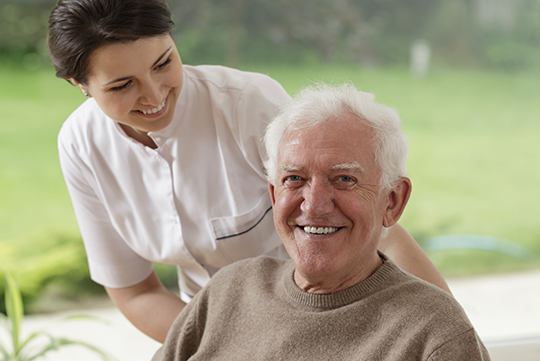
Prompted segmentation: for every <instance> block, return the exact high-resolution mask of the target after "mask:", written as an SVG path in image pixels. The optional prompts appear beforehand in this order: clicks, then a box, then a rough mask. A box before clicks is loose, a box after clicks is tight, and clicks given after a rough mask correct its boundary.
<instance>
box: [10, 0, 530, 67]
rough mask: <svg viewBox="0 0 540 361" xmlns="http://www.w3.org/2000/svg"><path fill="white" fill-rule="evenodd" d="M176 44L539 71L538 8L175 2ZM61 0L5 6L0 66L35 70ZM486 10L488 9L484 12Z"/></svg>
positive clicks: (373, 1)
mask: <svg viewBox="0 0 540 361" xmlns="http://www.w3.org/2000/svg"><path fill="white" fill-rule="evenodd" d="M169 3H170V6H171V9H172V11H173V14H174V16H173V19H174V21H175V22H176V29H175V31H174V34H173V35H174V38H175V39H176V40H177V42H178V47H179V50H180V54H181V55H182V57H183V59H184V61H185V62H186V63H189V64H227V65H230V66H235V67H237V66H240V65H242V64H252V63H261V64H271V63H276V62H279V63H282V64H292V63H295V64H314V63H319V64H320V63H324V64H331V63H336V62H342V61H348V62H356V63H359V64H363V65H366V66H381V65H384V66H388V65H402V66H403V65H407V64H408V62H409V53H410V46H411V44H412V43H413V42H414V41H415V40H417V39H426V40H428V41H429V42H430V44H431V46H432V53H433V61H434V62H436V63H437V64H442V65H450V66H468V67H471V66H475V67H478V66H488V67H492V68H495V69H505V70H518V69H532V68H539V67H540V50H539V49H540V35H539V34H540V31H539V30H540V3H539V2H538V0H516V1H507V2H501V1H492V2H489V1H470V0H453V1H445V0H408V1H400V0H385V1H381V0H361V1H359V0H341V1H327V0H313V1H304V0H271V1H270V0H254V1H247V0H204V1H200V0H182V1H179V0H171V1H169ZM53 4H54V0H41V1H37V0H27V1H24V2H18V1H16V0H10V1H7V2H3V3H0V62H7V63H10V64H22V65H23V66H25V67H26V68H29V69H37V68H39V67H42V66H44V65H47V64H50V61H49V60H48V57H47V54H46V49H45V37H46V27H47V18H48V15H49V12H50V10H51V8H52V6H53ZM481 4H484V5H483V6H489V7H486V8H481V6H480V5H481Z"/></svg>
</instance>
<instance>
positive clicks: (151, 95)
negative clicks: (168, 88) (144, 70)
mask: <svg viewBox="0 0 540 361" xmlns="http://www.w3.org/2000/svg"><path fill="white" fill-rule="evenodd" d="M162 97H163V95H162V94H161V86H160V84H159V83H158V82H155V81H147V82H145V83H144V84H143V85H142V86H141V96H140V100H139V101H140V102H141V104H145V105H155V106H158V105H159V104H161V103H162V102H163V100H164V99H162Z"/></svg>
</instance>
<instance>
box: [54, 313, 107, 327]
mask: <svg viewBox="0 0 540 361" xmlns="http://www.w3.org/2000/svg"><path fill="white" fill-rule="evenodd" d="M78 320H89V321H96V322H100V323H102V324H104V325H110V324H111V322H110V321H109V320H106V319H104V318H101V317H98V316H91V315H70V316H67V317H64V318H62V319H60V320H58V321H57V322H69V321H78Z"/></svg>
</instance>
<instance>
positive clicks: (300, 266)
mask: <svg viewBox="0 0 540 361" xmlns="http://www.w3.org/2000/svg"><path fill="white" fill-rule="evenodd" d="M372 138H373V131H372V129H371V128H370V127H369V126H367V125H365V124H364V123H363V122H360V121H358V120H357V119H356V118H355V117H354V116H353V115H352V114H349V113H343V114H342V116H341V119H340V120H338V121H337V122H330V123H324V124H322V125H319V126H316V127H315V128H311V129H301V130H295V131H287V132H286V133H285V135H284V137H283V139H282V143H281V147H280V152H279V155H278V172H277V177H276V179H275V186H272V185H270V193H271V195H272V200H273V204H274V222H275V225H276V229H277V231H278V234H279V236H280V237H281V239H282V241H283V243H284V245H285V248H286V249H287V251H288V253H289V255H290V256H291V258H292V260H293V261H294V263H295V265H296V271H295V281H297V284H298V283H299V282H300V283H301V282H302V279H311V280H317V279H320V280H322V281H323V282H324V281H325V280H334V282H337V283H338V286H339V285H341V284H344V283H349V282H352V284H355V283H357V282H356V279H357V278H358V277H360V278H362V279H363V278H365V277H367V276H369V274H371V273H372V272H373V271H374V269H373V268H375V269H376V268H377V267H378V265H380V262H381V261H380V258H379V257H378V255H377V253H376V249H377V245H378V240H379V236H380V232H381V230H382V226H383V223H384V218H385V214H386V209H387V207H388V202H389V199H388V196H385V195H384V194H380V193H379V178H380V169H379V167H378V165H377V164H376V162H375V155H374V151H373V144H374V141H373V139H372ZM366 272H367V275H366V274H365V273H366ZM360 275H361V276H360ZM298 277H300V278H302V279H299V278H298ZM362 279H359V280H357V281H358V282H359V281H361V280H362ZM308 283H310V282H308ZM311 283H312V282H311ZM352 284H350V285H352ZM298 285H299V286H300V287H302V288H304V289H305V290H308V289H312V290H314V289H316V288H317V287H316V286H315V287H314V288H313V287H311V286H313V285H311V286H310V285H308V286H307V288H306V287H303V286H302V285H300V284H298ZM310 287H311V288H310Z"/></svg>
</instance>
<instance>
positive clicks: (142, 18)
mask: <svg viewBox="0 0 540 361" xmlns="http://www.w3.org/2000/svg"><path fill="white" fill-rule="evenodd" d="M173 28H174V23H173V22H172V20H171V11H170V10H169V7H168V6H167V4H166V3H165V1H164V0H60V1H59V2H58V4H57V5H56V7H55V8H54V9H53V11H52V13H51V16H50V17H49V34H48V40H47V41H48V48H49V56H50V57H51V60H52V62H53V64H54V67H55V69H56V76H57V77H59V78H64V79H68V78H74V79H75V80H77V81H78V82H79V83H81V84H86V83H87V80H88V76H89V74H90V69H89V68H88V63H89V58H90V55H91V54H92V53H93V52H94V51H95V50H96V49H98V48H100V47H102V46H105V45H108V44H114V43H126V42H130V41H135V40H139V39H141V38H146V37H151V36H159V35H166V34H170V32H171V31H172V29H173Z"/></svg>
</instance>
